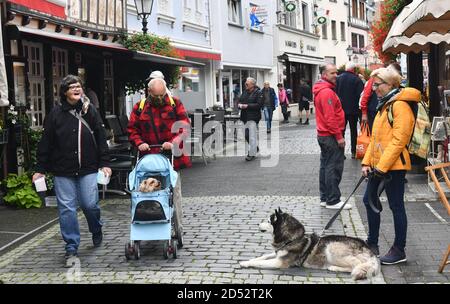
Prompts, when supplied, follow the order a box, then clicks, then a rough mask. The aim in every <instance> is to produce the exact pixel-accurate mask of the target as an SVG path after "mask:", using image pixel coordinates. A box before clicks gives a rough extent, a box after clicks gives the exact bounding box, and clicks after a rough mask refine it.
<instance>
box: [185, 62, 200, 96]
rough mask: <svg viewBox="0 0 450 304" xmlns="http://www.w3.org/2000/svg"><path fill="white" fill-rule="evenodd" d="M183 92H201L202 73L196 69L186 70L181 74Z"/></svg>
mask: <svg viewBox="0 0 450 304" xmlns="http://www.w3.org/2000/svg"><path fill="white" fill-rule="evenodd" d="M181 77H182V79H181V81H182V90H183V92H199V91H200V71H199V69H195V68H185V69H184V70H183V72H182V74H181Z"/></svg>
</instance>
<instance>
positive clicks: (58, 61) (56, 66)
mask: <svg viewBox="0 0 450 304" xmlns="http://www.w3.org/2000/svg"><path fill="white" fill-rule="evenodd" d="M52 70H53V71H52V74H53V102H54V103H55V104H57V103H59V102H60V100H59V97H60V96H59V93H60V92H59V87H60V84H61V80H62V79H63V78H64V77H65V76H67V74H68V72H67V71H68V62H67V50H63V49H60V48H56V47H52Z"/></svg>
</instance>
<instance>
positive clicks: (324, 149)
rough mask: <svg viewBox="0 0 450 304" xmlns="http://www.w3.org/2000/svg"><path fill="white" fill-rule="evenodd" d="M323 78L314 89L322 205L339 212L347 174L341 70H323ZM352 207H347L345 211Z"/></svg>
mask: <svg viewBox="0 0 450 304" xmlns="http://www.w3.org/2000/svg"><path fill="white" fill-rule="evenodd" d="M320 72H321V75H322V78H321V79H320V80H319V81H317V82H316V84H315V85H314V87H313V94H314V106H315V108H316V123H317V140H318V142H319V146H320V173H319V180H320V188H319V190H320V205H321V206H322V207H326V208H328V209H339V208H341V207H342V205H343V202H341V201H340V198H341V191H340V189H339V184H340V182H341V179H342V173H343V171H344V148H345V140H344V138H343V134H342V133H343V130H344V128H345V114H344V111H343V110H342V106H341V102H340V100H339V97H338V96H337V95H336V93H335V91H334V88H335V86H336V77H337V69H336V66H335V65H334V64H327V65H326V66H324V67H321V70H320ZM351 207H352V206H351V205H350V204H346V205H345V206H344V209H350V208H351Z"/></svg>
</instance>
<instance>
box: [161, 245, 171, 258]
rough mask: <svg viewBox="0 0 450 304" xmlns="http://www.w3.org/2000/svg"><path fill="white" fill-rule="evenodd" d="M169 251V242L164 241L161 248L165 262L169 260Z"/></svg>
mask: <svg viewBox="0 0 450 304" xmlns="http://www.w3.org/2000/svg"><path fill="white" fill-rule="evenodd" d="M169 251H170V246H169V241H165V242H164V246H163V257H164V258H165V259H166V260H167V259H168V258H169Z"/></svg>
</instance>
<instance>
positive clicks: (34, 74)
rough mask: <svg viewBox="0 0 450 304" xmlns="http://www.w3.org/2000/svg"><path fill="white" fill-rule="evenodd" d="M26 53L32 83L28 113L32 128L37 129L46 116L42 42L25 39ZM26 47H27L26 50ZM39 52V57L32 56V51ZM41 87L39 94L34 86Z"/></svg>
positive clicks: (30, 82)
mask: <svg viewBox="0 0 450 304" xmlns="http://www.w3.org/2000/svg"><path fill="white" fill-rule="evenodd" d="M22 46H23V49H24V54H28V56H27V61H28V71H27V76H28V82H29V85H30V87H29V88H30V90H29V92H30V96H29V100H30V109H29V110H28V111H27V114H28V116H29V118H30V121H31V128H33V129H36V128H39V127H42V126H43V125H44V118H45V78H44V53H43V49H44V48H43V45H42V43H36V42H30V41H25V40H23V43H22ZM25 49H27V50H26V51H25ZM36 50H37V51H38V52H39V58H38V59H36V58H32V57H33V56H32V53H33V52H36ZM38 87H40V92H39V94H36V91H37V90H35V89H34V88H38Z"/></svg>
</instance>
